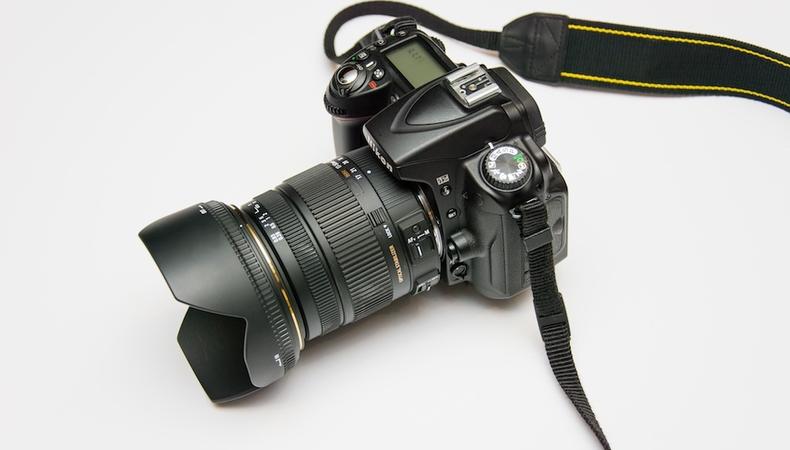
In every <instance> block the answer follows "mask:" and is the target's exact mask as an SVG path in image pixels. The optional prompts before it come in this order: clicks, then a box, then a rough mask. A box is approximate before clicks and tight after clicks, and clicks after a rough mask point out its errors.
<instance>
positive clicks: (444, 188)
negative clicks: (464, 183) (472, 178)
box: [440, 184, 453, 197]
mask: <svg viewBox="0 0 790 450" xmlns="http://www.w3.org/2000/svg"><path fill="white" fill-rule="evenodd" d="M452 191H453V190H452V188H451V187H450V186H448V185H446V184H445V185H444V186H442V189H441V190H440V192H441V193H442V195H443V196H444V197H447V196H448V195H450V192H452Z"/></svg>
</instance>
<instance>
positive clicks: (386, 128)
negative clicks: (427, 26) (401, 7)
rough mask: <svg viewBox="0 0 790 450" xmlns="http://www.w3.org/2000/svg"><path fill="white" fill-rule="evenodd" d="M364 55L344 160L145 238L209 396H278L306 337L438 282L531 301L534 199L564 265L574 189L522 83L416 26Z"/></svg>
mask: <svg viewBox="0 0 790 450" xmlns="http://www.w3.org/2000/svg"><path fill="white" fill-rule="evenodd" d="M373 39H375V40H373ZM379 41H381V43H379ZM371 46H372V47H371ZM361 49H362V50H361V51H357V52H356V53H355V54H354V55H353V57H352V58H354V59H352V60H351V61H349V62H347V63H345V64H343V65H341V68H340V69H338V71H337V72H336V73H335V74H334V76H333V80H332V82H331V83H330V87H329V89H328V90H327V94H326V96H325V100H326V104H327V108H328V109H330V111H334V112H335V116H334V121H335V127H334V129H335V133H336V136H335V137H336V139H335V143H336V150H337V151H338V153H339V156H338V157H337V158H335V159H334V160H332V161H330V162H328V163H322V164H317V165H315V166H313V167H312V168H309V169H307V170H305V171H303V172H301V173H298V174H296V175H294V176H292V177H290V178H288V179H286V180H285V181H283V183H281V184H280V185H278V186H276V187H275V188H273V189H270V190H268V191H266V192H264V193H262V194H260V195H258V196H256V197H254V198H253V199H252V200H251V201H248V202H246V203H243V204H242V205H241V206H240V207H238V206H235V205H233V204H226V203H223V202H218V201H213V200H212V201H206V202H202V203H198V204H195V205H193V206H191V207H187V208H185V209H183V210H181V211H178V212H175V213H173V214H170V215H168V216H165V217H163V218H160V219H159V220H156V221H155V222H153V223H151V224H150V225H148V226H147V227H145V229H143V230H142V231H141V232H140V239H141V240H142V241H143V243H144V244H145V246H146V248H147V249H148V251H149V252H150V253H151V255H152V257H153V259H154V261H155V262H156V264H157V266H158V267H159V269H160V271H161V272H162V275H163V277H164V279H165V280H166V282H167V284H168V286H169V287H170V290H171V291H172V293H173V296H174V297H175V298H176V299H177V300H178V301H180V302H182V303H185V304H187V305H188V306H189V308H188V310H187V313H186V315H185V316H184V321H183V322H182V325H181V329H180V331H179V333H178V342H179V345H180V346H181V348H182V350H183V351H184V354H185V356H186V358H187V360H188V361H189V364H190V365H191V366H192V369H193V371H194V372H195V375H196V376H197V378H198V380H199V381H200V383H201V384H202V385H203V388H204V389H205V391H206V393H207V394H208V395H209V397H210V398H211V399H212V400H213V401H216V402H224V401H229V400H233V399H235V398H239V397H242V396H244V395H247V394H249V393H251V392H254V391H255V390H257V389H259V388H262V387H265V386H268V385H269V384H271V383H273V382H274V381H276V380H277V379H279V378H281V377H282V376H284V375H285V373H286V372H287V371H288V370H291V369H292V368H293V367H294V366H295V364H296V363H297V362H298V361H299V358H300V355H301V351H302V349H303V348H304V347H305V344H306V342H308V341H311V340H313V339H315V338H318V337H320V336H325V335H326V334H328V333H331V332H332V331H334V330H337V329H339V328H340V327H342V326H347V325H349V324H351V323H354V322H356V321H358V320H361V319H363V318H365V317H367V316H369V315H370V314H372V313H375V312H376V311H379V310H381V309H382V308H385V307H386V306H388V305H390V304H392V303H393V302H394V301H397V300H398V299H400V298H403V297H406V296H408V295H414V294H417V293H420V292H424V291H426V290H428V289H430V288H431V287H432V286H435V285H436V284H438V283H439V282H440V281H441V280H444V281H445V282H447V283H448V284H449V285H454V284H458V283H462V282H468V283H470V284H472V285H473V286H474V288H475V289H476V290H477V291H478V292H480V293H481V294H482V295H484V296H486V297H489V298H509V297H512V296H514V295H516V294H518V293H519V292H521V291H523V290H524V289H526V288H527V287H528V286H529V275H530V274H529V269H530V268H529V263H528V260H527V251H526V245H527V244H526V243H525V242H527V241H528V240H529V238H528V239H522V235H521V231H520V226H519V212H520V211H521V208H520V206H522V205H524V204H525V203H526V202H528V201H531V200H534V199H536V198H537V199H540V200H541V201H542V202H543V203H544V204H545V205H546V209H547V213H548V225H549V226H550V231H551V236H550V239H551V242H552V244H553V245H552V247H553V250H554V260H555V261H558V260H561V259H562V258H564V257H565V254H566V252H567V217H568V214H567V212H568V192H567V186H566V184H565V180H564V179H563V177H562V175H561V174H560V171H559V166H558V165H557V164H556V163H555V162H554V160H553V159H552V158H551V156H550V155H549V154H548V153H547V152H546V151H545V149H544V148H543V145H544V143H545V129H544V126H543V120H542V118H541V115H540V112H539V110H538V107H537V105H536V104H535V101H534V99H533V98H532V97H531V96H530V95H529V93H527V91H526V90H524V88H523V87H522V86H521V84H520V83H519V82H518V81H517V80H516V79H515V78H514V77H513V75H511V74H510V72H508V71H507V70H506V69H504V68H495V69H491V70H489V69H487V68H485V67H484V66H480V65H477V64H473V65H470V66H461V67H457V66H456V65H455V64H453V63H452V62H451V61H450V60H449V59H448V58H447V57H446V56H445V55H444V52H443V50H442V49H441V48H440V45H439V44H438V43H437V42H436V41H434V40H433V39H431V38H429V37H427V36H426V35H424V34H423V33H421V32H420V31H419V30H417V29H416V26H414V22H413V20H410V19H397V20H395V21H393V22H390V23H389V24H387V25H385V26H384V27H382V28H379V29H377V30H374V32H373V33H371V35H370V36H368V38H365V39H363V41H362V44H361ZM362 51H364V52H366V54H365V56H364V57H363V56H362V55H361V52H362ZM349 54H350V53H349ZM365 60H368V61H375V64H374V65H372V66H371V67H365V65H363V63H362V62H363V61H365ZM377 68H384V69H385V71H386V72H385V74H384V75H383V76H382V77H379V79H378V80H376V79H374V78H376V77H378V76H377V75H375V70H376V69H377ZM379 82H381V83H379ZM341 116H342V117H341ZM346 119H353V120H349V121H346ZM539 237H540V238H541V242H543V241H544V240H547V238H549V236H548V233H547V232H545V230H544V232H541V235H540V236H539ZM529 242H532V240H529Z"/></svg>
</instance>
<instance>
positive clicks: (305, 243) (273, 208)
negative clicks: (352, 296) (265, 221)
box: [258, 191, 342, 334]
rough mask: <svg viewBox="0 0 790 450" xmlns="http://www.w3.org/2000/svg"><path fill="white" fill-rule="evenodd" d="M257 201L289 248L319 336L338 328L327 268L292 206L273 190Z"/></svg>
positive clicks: (337, 310)
mask: <svg viewBox="0 0 790 450" xmlns="http://www.w3.org/2000/svg"><path fill="white" fill-rule="evenodd" d="M258 199H259V200H260V202H261V203H262V204H263V205H264V206H265V207H266V209H267V210H268V211H269V214H271V216H272V218H273V219H274V221H275V222H276V223H277V227H278V228H279V229H280V231H281V232H282V234H283V236H284V237H285V241H286V242H287V243H288V247H289V248H290V249H291V251H292V252H293V254H294V257H295V258H296V262H297V263H298V264H299V269H300V270H301V271H302V274H303V275H304V278H305V281H306V282H307V288H308V289H309V291H310V294H311V295H312V297H313V301H314V302H315V305H316V309H317V310H318V317H319V319H320V321H321V334H326V333H328V332H330V331H332V330H334V329H336V328H338V327H339V326H340V322H341V318H342V315H341V308H342V306H341V304H340V298H339V297H338V294H337V292H336V291H335V288H334V287H333V285H332V279H331V275H330V274H329V273H328V271H327V270H328V269H327V268H326V267H325V266H324V264H323V263H322V262H321V257H320V256H319V254H318V251H317V250H316V248H315V245H314V244H313V241H312V240H311V239H310V236H309V235H308V233H307V230H306V229H305V227H304V225H302V222H301V221H300V220H299V218H298V217H297V216H296V214H295V213H294V210H293V207H292V206H291V205H290V204H289V203H288V202H287V201H286V200H285V199H284V198H283V197H282V195H281V194H280V193H278V192H274V191H268V192H266V193H264V194H262V195H261V196H260V197H258Z"/></svg>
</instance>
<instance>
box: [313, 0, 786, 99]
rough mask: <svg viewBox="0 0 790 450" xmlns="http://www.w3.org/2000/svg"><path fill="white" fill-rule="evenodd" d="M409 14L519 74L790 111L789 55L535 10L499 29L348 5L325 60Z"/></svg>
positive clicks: (328, 40)
mask: <svg viewBox="0 0 790 450" xmlns="http://www.w3.org/2000/svg"><path fill="white" fill-rule="evenodd" d="M367 15H384V16H392V17H399V16H411V17H413V18H414V19H415V20H416V21H417V23H419V24H420V25H422V26H424V27H426V28H429V29H431V30H433V31H435V32H437V33H439V34H442V35H445V36H449V37H451V38H453V39H457V40H459V41H462V42H465V43H467V44H470V45H473V46H475V47H480V48H483V49H487V50H494V51H498V52H499V56H500V58H501V59H502V61H503V62H504V63H505V65H506V66H507V67H508V68H509V69H511V70H512V71H514V72H516V73H517V74H519V75H520V76H522V77H524V78H526V79H528V80H532V81H539V82H545V83H553V84H560V85H569V86H581V87H594V88H604V89H610V90H616V91H630V92H647V93H663V94H679V95H727V96H735V97H744V98H750V99H752V100H758V101H761V102H764V103H767V104H769V105H772V106H776V107H778V108H782V109H784V110H785V111H788V112H790V58H788V57H787V56H784V55H781V54H779V53H776V52H773V51H771V50H768V49H764V48H761V47H758V46H756V45H751V44H747V43H745V42H740V41H736V40H733V39H728V38H723V37H718V36H709V35H704V34H696V33H687V32H681V31H667V30H657V29H652V28H643V27H634V26H627V25H618V24H613V23H604V22H591V21H587V20H580V19H573V18H570V17H568V16H564V15H558V14H545V13H534V14H529V15H526V16H522V17H520V18H518V19H516V20H514V21H512V22H510V23H509V24H507V25H505V27H504V28H503V30H502V31H501V32H497V31H483V30H474V29H470V28H464V27H460V26H458V25H454V24H452V23H450V22H448V21H446V20H444V19H442V18H440V17H438V16H436V15H434V14H432V13H430V12H428V11H426V10H424V9H421V8H418V7H416V6H412V5H408V4H405V3H399V2H387V1H372V2H362V3H357V4H355V5H351V6H349V7H348V8H346V9H344V10H342V11H340V12H339V13H338V14H337V15H336V16H335V17H334V18H333V19H332V21H331V22H330V23H329V26H328V27H327V30H326V33H325V35H324V52H325V53H326V55H327V57H329V58H330V59H332V60H334V61H336V62H342V61H344V60H345V59H347V58H348V57H349V56H350V55H351V54H352V53H353V52H354V51H356V50H358V49H356V48H354V49H351V50H349V51H348V52H346V53H344V54H342V55H339V56H338V55H337V54H336V53H335V44H334V41H335V35H336V34H337V31H338V30H339V29H340V27H342V26H343V24H344V23H346V22H348V21H350V20H352V19H354V18H356V17H361V16H367Z"/></svg>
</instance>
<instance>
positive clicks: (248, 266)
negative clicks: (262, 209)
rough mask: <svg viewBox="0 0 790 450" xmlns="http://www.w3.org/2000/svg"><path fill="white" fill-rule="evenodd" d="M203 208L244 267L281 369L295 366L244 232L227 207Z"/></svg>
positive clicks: (267, 285)
mask: <svg viewBox="0 0 790 450" xmlns="http://www.w3.org/2000/svg"><path fill="white" fill-rule="evenodd" d="M205 206H206V210H207V211H208V212H209V214H211V217H213V218H214V220H215V221H216V222H217V223H218V224H219V225H220V227H221V228H222V230H223V232H224V233H225V237H227V238H228V241H229V242H230V243H231V246H232V247H233V251H234V252H236V256H238V257H239V261H240V262H241V265H242V266H243V267H244V272H246V274H247V277H248V278H249V279H250V283H252V286H253V288H255V293H256V294H257V296H258V302H259V303H260V306H261V309H263V310H264V312H265V314H266V317H267V319H268V320H269V325H271V327H272V330H274V339H275V341H276V342H277V347H278V348H279V349H280V358H281V359H282V362H283V367H284V368H285V369H286V370H288V369H290V368H291V367H293V366H294V365H295V364H296V352H295V350H294V342H293V339H292V338H291V333H290V330H289V329H288V324H287V322H286V318H285V313H284V312H283V310H282V308H281V307H280V304H279V303H280V300H279V299H278V297H277V296H276V295H275V293H274V289H272V285H271V282H270V281H269V279H268V277H267V275H266V272H265V269H264V266H263V265H262V264H261V262H260V260H259V259H258V256H257V254H256V253H255V251H254V250H253V248H252V246H251V245H250V242H249V241H248V240H247V237H246V236H245V235H244V231H243V230H242V229H241V228H240V227H239V221H238V220H236V218H235V217H234V216H233V214H232V213H231V212H230V210H229V209H228V207H227V206H226V205H224V204H222V203H220V202H216V201H210V202H207V203H205Z"/></svg>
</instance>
